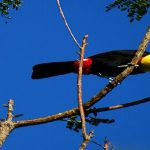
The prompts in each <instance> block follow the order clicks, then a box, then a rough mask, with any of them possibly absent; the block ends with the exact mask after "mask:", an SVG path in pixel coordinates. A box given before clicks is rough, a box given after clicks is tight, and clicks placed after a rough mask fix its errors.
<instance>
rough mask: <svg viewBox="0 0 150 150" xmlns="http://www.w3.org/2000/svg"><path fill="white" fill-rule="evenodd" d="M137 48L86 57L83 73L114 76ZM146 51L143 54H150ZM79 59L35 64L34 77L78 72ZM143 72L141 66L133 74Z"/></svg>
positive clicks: (127, 62)
mask: <svg viewBox="0 0 150 150" xmlns="http://www.w3.org/2000/svg"><path fill="white" fill-rule="evenodd" d="M135 53H136V50H117V51H109V52H104V53H100V54H96V55H93V56H90V57H87V59H85V62H84V63H83V74H94V75H98V74H101V75H102V76H107V77H114V76H116V75H118V74H119V73H121V72H122V71H123V70H124V69H125V67H121V66H125V65H126V66H127V65H128V64H129V63H130V62H131V60H132V58H133V57H134V55H135ZM149 54H150V53H149V52H144V54H143V56H146V55H149ZM78 67H79V62H78V61H66V62H50V63H42V64H37V65H35V66H33V72H32V79H41V78H47V77H52V76H57V75H62V74H66V73H71V72H74V73H77V70H78ZM139 73H143V72H142V70H141V68H140V63H139V67H137V68H135V69H134V70H133V72H132V73H131V74H139Z"/></svg>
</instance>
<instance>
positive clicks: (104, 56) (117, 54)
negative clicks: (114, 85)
mask: <svg viewBox="0 0 150 150" xmlns="http://www.w3.org/2000/svg"><path fill="white" fill-rule="evenodd" d="M136 51H137V50H120V51H109V52H104V53H100V54H96V55H93V56H91V57H90V58H92V60H93V64H92V68H91V72H92V73H93V74H97V73H101V74H102V75H104V76H108V77H110V76H111V77H114V76H116V75H118V74H119V73H121V72H122V71H123V70H124V69H125V67H121V66H125V65H128V63H130V62H131V61H132V58H133V57H134V55H135V53H136ZM148 54H150V53H149V52H144V54H143V56H146V55H148ZM139 73H143V72H142V71H141V69H140V66H139V67H137V68H135V69H134V71H133V72H132V73H131V74H139Z"/></svg>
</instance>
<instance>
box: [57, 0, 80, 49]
mask: <svg viewBox="0 0 150 150" xmlns="http://www.w3.org/2000/svg"><path fill="white" fill-rule="evenodd" d="M56 2H57V5H58V8H59V11H60V14H61V17H62V19H63V21H64V23H65V26H66V28H67V30H68V31H69V34H70V35H71V37H72V39H73V40H74V42H75V43H76V45H77V46H78V47H79V48H81V46H80V44H79V43H78V41H77V40H76V38H75V36H74V34H73V33H72V31H71V28H70V27H69V25H68V22H67V20H66V17H65V15H64V13H63V10H62V7H61V5H60V1H59V0H56Z"/></svg>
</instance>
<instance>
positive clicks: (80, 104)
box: [77, 35, 88, 139]
mask: <svg viewBox="0 0 150 150" xmlns="http://www.w3.org/2000/svg"><path fill="white" fill-rule="evenodd" d="M87 38H88V35H85V36H84V37H83V40H82V47H81V48H80V62H79V71H78V77H77V87H78V88H77V89H78V107H79V111H80V118H81V122H82V135H83V138H84V139H87V136H88V135H87V133H86V121H85V113H84V109H83V103H82V67H83V59H84V51H85V47H86V45H87V43H86V41H87Z"/></svg>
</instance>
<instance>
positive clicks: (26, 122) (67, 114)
mask: <svg viewBox="0 0 150 150" xmlns="http://www.w3.org/2000/svg"><path fill="white" fill-rule="evenodd" d="M149 40H150V27H149V28H148V31H147V33H146V34H145V36H144V39H143V41H142V43H141V45H140V46H139V49H138V52H137V53H136V55H135V57H134V58H133V61H132V64H134V65H136V64H137V62H138V61H139V60H140V58H141V56H142V55H143V51H144V50H145V48H146V46H147V45H148V42H149ZM134 65H133V66H129V67H128V68H127V69H125V70H124V71H123V72H122V73H121V74H119V75H118V76H117V77H116V78H115V79H114V80H113V81H112V83H109V84H108V85H107V86H106V87H105V88H104V89H103V90H102V91H100V92H99V93H98V94H96V95H95V96H94V97H92V98H91V99H90V100H89V101H87V102H86V103H84V105H83V106H84V109H87V108H90V107H91V106H93V105H94V104H95V103H97V102H98V101H99V100H100V99H101V98H103V97H104V96H105V95H106V94H108V93H109V92H110V91H111V90H112V89H113V88H115V87H116V86H117V85H118V83H119V82H121V81H123V79H125V78H126V76H127V75H128V74H129V73H131V72H132V70H133V69H134V67H135V66H134ZM78 114H79V109H78V108H73V109H70V110H67V111H65V112H62V113H59V114H55V115H52V116H47V117H42V118H37V119H33V120H22V121H17V122H14V125H15V127H16V128H17V127H23V126H30V125H37V124H42V123H46V122H52V121H56V120H60V119H63V118H67V117H70V116H72V115H78Z"/></svg>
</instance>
